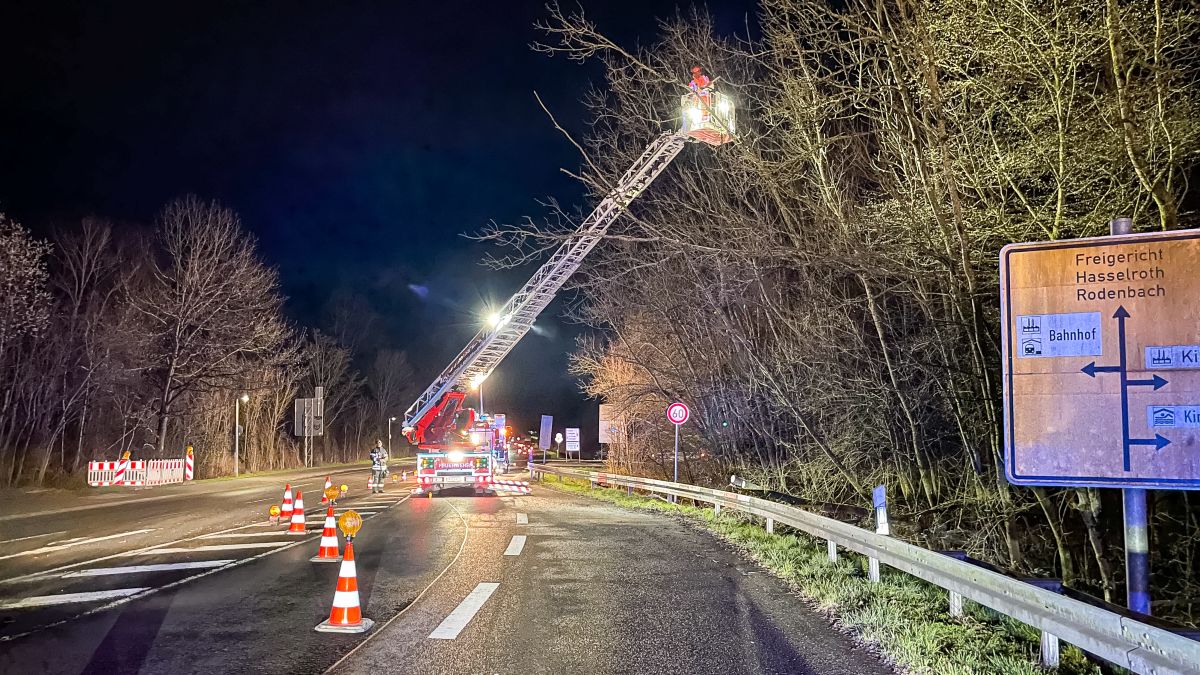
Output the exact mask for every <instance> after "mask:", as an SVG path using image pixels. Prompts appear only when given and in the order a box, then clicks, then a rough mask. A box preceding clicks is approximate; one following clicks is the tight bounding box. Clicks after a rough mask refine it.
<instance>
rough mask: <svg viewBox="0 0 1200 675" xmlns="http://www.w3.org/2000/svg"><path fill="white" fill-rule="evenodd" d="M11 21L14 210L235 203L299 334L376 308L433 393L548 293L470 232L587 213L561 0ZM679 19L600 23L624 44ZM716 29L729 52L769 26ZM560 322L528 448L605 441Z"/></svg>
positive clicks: (383, 343) (1, 113)
mask: <svg viewBox="0 0 1200 675" xmlns="http://www.w3.org/2000/svg"><path fill="white" fill-rule="evenodd" d="M0 4H2V5H3V7H0V73H2V74H3V77H2V78H0V92H2V93H0V210H2V211H4V212H6V213H8V215H9V216H10V217H12V218H14V219H17V220H19V221H21V222H23V223H24V224H25V225H26V226H28V227H30V228H32V229H33V230H34V231H35V232H37V233H39V234H43V235H44V234H46V233H48V232H49V229H50V227H51V226H53V224H55V223H73V222H77V221H78V219H79V218H81V217H83V216H88V215H95V216H101V217H106V218H109V219H112V220H114V221H117V222H119V223H149V222H151V221H152V220H153V217H154V214H155V213H156V212H157V211H158V210H159V209H160V208H161V206H162V205H163V204H164V203H165V202H167V201H168V200H170V199H172V198H174V197H177V196H181V195H184V194H189V193H192V194H197V195H199V196H201V197H204V198H213V199H217V200H219V201H221V202H222V203H223V204H225V205H226V206H229V207H231V208H233V209H234V210H236V211H237V212H238V213H239V214H240V215H241V217H242V220H243V222H244V224H245V225H246V227H247V228H248V229H249V230H250V231H252V232H253V233H254V234H255V235H256V236H257V237H258V239H259V242H260V247H261V252H262V254H263V256H264V257H265V258H266V260H267V262H268V263H269V264H271V265H274V266H276V267H277V268H278V269H279V271H280V276H281V281H282V284H283V290H284V293H285V294H286V295H287V296H288V304H287V310H288V312H289V314H290V316H291V318H292V319H294V320H295V321H296V322H297V323H298V324H301V325H308V326H315V325H320V323H321V321H322V317H323V316H324V314H325V312H327V310H328V308H329V306H330V304H331V302H336V301H337V299H338V298H345V297H347V296H361V297H363V298H364V299H365V300H366V301H367V303H368V304H369V306H370V308H371V309H372V310H373V311H374V312H376V313H378V314H379V315H380V317H381V320H380V321H379V322H377V323H376V330H374V331H373V333H372V335H371V336H370V340H368V342H369V344H370V346H372V347H389V348H394V349H405V350H407V351H408V353H409V356H410V359H411V360H412V362H413V364H414V366H415V367H416V369H417V372H418V379H419V382H418V383H416V384H417V387H418V388H424V387H425V385H426V384H427V383H428V380H429V379H431V378H432V377H433V376H434V375H435V374H436V373H437V372H438V371H439V370H441V368H442V367H443V366H444V365H445V363H446V362H447V361H448V360H449V359H450V358H452V357H453V356H454V355H455V354H456V353H457V352H458V351H459V350H460V349H461V348H462V346H463V345H464V344H465V343H466V341H467V340H468V339H469V338H470V336H471V335H472V334H473V333H474V332H475V330H476V329H477V328H478V327H479V323H478V322H479V316H480V315H481V314H482V313H483V312H484V310H485V307H486V306H487V305H488V304H489V303H495V304H499V303H501V302H503V301H504V300H505V299H507V297H508V296H509V295H510V294H511V293H512V292H513V291H515V290H516V289H517V288H518V287H519V286H520V285H521V283H523V281H524V280H525V279H526V278H527V277H528V275H529V274H530V273H531V272H532V268H529V269H524V270H519V271H510V272H503V273H498V272H494V271H491V270H488V269H487V268H484V267H482V266H480V265H479V261H480V259H481V258H482V256H483V254H484V253H485V248H484V247H483V246H481V245H479V244H476V243H473V242H471V241H469V240H467V239H465V238H464V237H462V236H461V235H462V234H463V233H467V232H473V231H477V230H478V229H479V228H480V227H481V226H483V225H484V224H485V223H486V222H487V221H489V220H492V219H494V220H497V221H502V222H505V221H507V222H512V221H514V220H517V219H519V218H521V217H522V216H524V215H532V216H538V215H539V214H541V213H542V210H541V207H539V206H538V204H537V203H536V200H537V199H538V198H540V197H545V196H554V197H556V198H558V199H559V200H560V201H561V202H563V203H564V204H580V205H582V198H583V194H582V190H581V189H580V187H579V186H578V185H577V184H576V183H574V182H573V181H571V180H570V179H569V178H567V177H566V176H564V175H563V174H562V173H561V172H560V171H559V168H560V167H564V168H568V169H574V168H576V167H577V166H578V165H579V163H580V162H579V158H578V156H577V154H576V153H575V151H574V150H573V148H572V147H571V146H570V144H569V143H567V142H566V141H565V140H564V139H563V138H562V136H561V135H559V133H558V132H556V131H555V130H554V128H553V127H552V125H551V124H550V122H549V121H548V120H547V119H546V117H545V115H544V114H543V113H542V112H541V110H540V109H539V108H538V106H537V103H536V101H535V100H534V96H533V92H534V91H537V92H539V93H540V94H541V96H542V97H543V99H544V100H545V101H546V102H547V104H548V105H549V106H550V107H551V109H552V110H553V112H554V113H555V115H556V116H557V117H558V119H559V120H560V121H561V122H563V123H564V125H566V126H568V127H572V131H573V132H575V133H582V132H583V131H584V123H585V122H586V118H585V111H584V109H583V107H582V105H581V104H580V103H579V100H580V98H581V96H582V95H583V93H584V91H585V90H586V88H587V87H588V86H589V84H590V83H591V82H593V81H596V82H599V81H600V80H601V78H602V73H601V71H600V69H599V68H598V66H596V65H592V66H580V65H578V64H575V63H572V62H569V61H567V60H565V59H562V58H554V59H551V58H547V57H545V56H543V55H540V54H536V53H534V52H532V51H531V50H530V49H529V48H528V45H529V43H530V42H532V41H534V40H537V39H539V38H540V34H539V33H538V32H537V31H536V30H535V29H534V28H533V26H532V24H533V22H534V21H536V20H539V19H542V18H544V17H545V10H544V2H543V0H536V1H526V0H503V1H502V2H486V3H485V2H455V1H448V2H422V3H410V2H388V3H385V2H229V3H222V2H203V3H199V2H197V3H175V2H155V3H133V2H123V3H113V4H114V5H116V6H103V5H106V4H108V3H94V2H84V3H55V2H24V1H16V2H14V1H13V0H8V1H7V2H4V3H0ZM564 6H566V5H564ZM680 6H681V5H679V4H678V3H676V2H667V1H657V0H641V1H638V2H621V3H617V2H599V1H597V2H591V3H585V4H584V7H585V9H586V11H587V13H588V15H589V17H590V18H591V19H592V20H594V21H596V22H597V23H598V24H599V26H600V28H601V29H602V30H604V31H605V32H606V33H607V34H609V35H610V36H612V37H614V38H617V39H618V40H619V41H621V42H622V43H623V44H626V45H632V44H634V43H636V42H642V43H646V42H649V41H652V40H653V37H654V32H655V30H656V25H657V24H656V18H658V17H668V16H671V15H673V14H674V13H675V11H676V9H677V7H680ZM682 6H683V7H686V5H682ZM709 10H710V11H712V12H715V13H716V16H717V18H718V19H719V25H720V26H722V28H724V27H728V28H729V30H731V31H738V30H739V29H742V27H743V26H744V25H745V21H746V15H747V12H750V13H751V14H752V12H753V8H752V4H751V3H748V2H741V3H739V2H723V3H715V4H710V5H709ZM681 71H682V68H681ZM414 287H418V290H421V289H427V290H428V293H427V295H426V297H424V298H422V297H420V295H418V293H416V292H414V290H413V288H414ZM422 294H423V295H425V294H424V293H422ZM557 304H558V303H556V305H557ZM560 315H561V308H560V307H558V306H551V308H550V310H548V311H547V313H546V314H544V315H543V318H542V320H541V321H540V322H539V329H540V330H539V331H538V332H539V333H543V335H536V334H533V333H531V334H530V335H529V336H527V337H526V339H525V340H524V341H523V342H522V343H521V344H520V345H519V346H518V347H517V348H516V349H515V350H514V352H513V353H512V354H511V355H510V356H509V358H508V359H507V360H506V361H505V362H504V364H503V365H501V366H500V367H499V368H498V369H497V371H496V372H495V373H494V374H493V375H492V377H491V378H489V380H488V383H487V385H486V387H487V389H486V401H485V403H486V407H487V409H488V410H489V411H497V412H503V411H507V412H509V413H510V416H513V417H516V418H517V421H518V422H519V423H520V424H521V425H522V426H523V427H525V428H529V426H530V425H532V424H534V421H535V420H536V418H537V415H539V414H543V413H546V414H554V415H555V423H556V424H555V426H556V427H562V426H575V425H579V426H582V427H583V428H584V435H585V440H586V439H587V438H588V437H589V436H594V434H595V429H594V427H595V415H596V413H595V402H584V401H583V399H582V396H581V395H580V394H579V393H578V387H577V385H576V383H575V382H574V381H573V380H572V379H571V378H570V377H569V376H567V375H566V354H567V352H568V351H569V350H570V349H571V348H572V347H573V343H574V337H575V335H576V334H577V332H578V328H577V327H576V326H572V325H569V324H564V323H563V322H562V321H561V320H560V319H559V316H560ZM399 412H401V411H398V413H397V414H399Z"/></svg>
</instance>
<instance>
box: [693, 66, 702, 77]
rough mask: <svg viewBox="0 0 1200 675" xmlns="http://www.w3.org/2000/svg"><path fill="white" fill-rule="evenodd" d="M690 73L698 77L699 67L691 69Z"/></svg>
mask: <svg viewBox="0 0 1200 675" xmlns="http://www.w3.org/2000/svg"><path fill="white" fill-rule="evenodd" d="M692 73H694V74H696V75H699V74H700V66H696V67H694V68H692Z"/></svg>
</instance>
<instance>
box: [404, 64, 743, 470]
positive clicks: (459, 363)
mask: <svg viewBox="0 0 1200 675" xmlns="http://www.w3.org/2000/svg"><path fill="white" fill-rule="evenodd" d="M693 73H697V74H698V73H699V69H693ZM699 77H700V78H703V76H702V75H700V76H699ZM701 82H702V84H703V85H706V86H699V87H698V86H696V80H693V83H692V92H691V93H688V94H684V95H683V96H682V97H681V98H680V108H681V112H682V120H683V122H682V126H681V128H680V129H679V130H678V131H668V132H665V133H663V134H662V135H660V136H659V137H658V138H656V139H654V140H653V141H652V142H651V143H650V145H649V146H648V147H647V148H646V151H645V152H643V153H642V155H641V157H639V158H638V159H637V161H636V162H634V163H633V166H631V167H629V170H628V171H626V172H625V174H624V175H623V176H621V179H620V180H619V181H617V184H616V185H615V186H614V187H613V188H612V190H610V191H609V192H608V194H607V195H605V197H604V199H602V200H601V201H600V203H599V204H597V205H596V208H595V209H593V210H592V212H591V213H590V214H589V215H588V217H587V218H586V219H584V221H583V222H582V223H580V225H579V227H578V228H577V229H576V230H575V232H574V233H573V234H572V236H571V237H570V238H569V239H567V240H566V241H565V242H564V243H563V244H562V245H560V246H559V247H558V249H557V250H555V252H554V253H553V255H551V256H550V259H549V260H547V261H546V262H545V263H544V264H543V265H542V266H541V268H539V269H538V270H537V272H535V273H534V275H533V276H532V277H531V278H530V279H529V281H527V282H525V285H524V286H522V287H521V289H520V290H519V291H517V292H516V293H515V294H514V295H513V296H512V297H511V298H509V299H508V302H506V303H504V305H503V307H501V308H500V309H499V310H498V311H497V312H495V313H494V314H493V315H492V316H491V317H489V320H488V325H486V326H485V327H484V328H482V329H480V331H479V332H478V333H476V334H475V337H473V338H471V341H470V342H468V343H467V346H466V347H465V348H463V350H462V351H461V352H459V354H458V356H456V357H454V360H452V361H451V362H450V364H449V365H447V366H446V368H445V369H444V370H442V372H441V373H440V374H439V375H438V376H437V377H436V378H435V379H434V380H433V382H431V383H430V384H429V386H428V387H426V388H425V391H423V392H421V395H420V396H418V397H417V400H416V401H415V402H414V403H413V404H412V405H411V406H410V407H409V408H408V410H407V411H406V412H405V414H404V426H403V432H404V435H405V437H406V438H408V440H409V442H410V443H413V444H416V445H417V446H418V447H419V448H420V449H422V450H436V451H442V450H447V449H448V448H449V447H450V441H451V433H452V432H453V431H454V430H455V429H456V425H455V424H454V420H455V419H456V418H457V416H458V414H459V412H460V409H461V407H462V404H463V400H464V397H465V392H466V390H467V388H468V387H470V386H474V387H478V386H479V385H480V384H482V382H483V380H484V379H486V378H487V376H488V375H489V374H491V372H492V370H493V369H495V368H496V366H497V365H499V364H500V362H501V361H502V360H504V357H505V356H507V355H508V353H509V352H510V351H512V348H513V347H515V346H516V344H517V343H518V342H520V341H521V338H523V337H525V334H526V333H528V332H529V329H530V328H531V327H532V326H533V323H534V321H536V320H537V317H538V315H539V314H541V313H542V310H544V309H545V308H546V306H547V305H549V304H550V302H551V301H552V300H554V297H555V296H556V295H557V294H558V292H559V290H560V289H561V288H562V287H563V284H565V283H566V281H567V279H569V278H570V277H571V275H572V274H574V273H575V270H577V269H579V266H580V264H582V263H583V260H584V258H586V257H587V255H588V253H591V251H592V249H593V248H595V247H596V244H598V243H599V242H600V240H601V239H602V238H603V237H604V235H605V233H606V232H607V231H608V228H609V226H610V225H612V223H613V222H614V221H616V219H617V218H618V217H619V216H620V215H621V214H622V213H624V212H625V210H626V209H627V208H628V207H629V204H630V203H631V202H632V201H633V200H634V199H636V198H637V197H638V195H640V194H641V193H642V192H643V191H644V190H645V189H646V188H647V187H649V186H650V184H651V183H653V182H654V179H655V178H657V177H658V176H659V175H660V174H662V172H663V171H664V170H665V169H666V168H667V166H668V165H669V164H670V163H671V162H672V161H673V160H674V159H675V158H676V157H677V156H678V155H679V153H680V151H681V150H683V148H684V146H685V145H686V144H687V143H689V142H702V143H707V144H709V145H713V146H717V145H722V144H724V143H728V142H729V141H731V140H733V134H734V131H735V128H734V107H733V102H732V101H731V100H730V99H729V98H728V97H726V96H725V95H723V94H721V93H719V92H717V91H716V89H715V88H714V87H713V86H712V83H711V82H709V81H708V79H707V78H703V80H702V81H701ZM471 420H472V422H473V421H474V414H473V413H472V417H471Z"/></svg>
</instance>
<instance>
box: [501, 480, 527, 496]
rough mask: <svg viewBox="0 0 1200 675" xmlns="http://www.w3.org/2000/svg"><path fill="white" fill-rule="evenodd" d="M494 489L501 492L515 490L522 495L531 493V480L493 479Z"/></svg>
mask: <svg viewBox="0 0 1200 675" xmlns="http://www.w3.org/2000/svg"><path fill="white" fill-rule="evenodd" d="M492 489H493V490H496V491H499V492H515V493H517V494H522V495H527V494H529V493H530V489H529V482H528V481H523V480H507V479H496V480H493V481H492Z"/></svg>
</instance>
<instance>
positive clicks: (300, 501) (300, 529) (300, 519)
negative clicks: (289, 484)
mask: <svg viewBox="0 0 1200 675" xmlns="http://www.w3.org/2000/svg"><path fill="white" fill-rule="evenodd" d="M304 525H305V522H304V494H303V493H302V492H300V491H299V490H296V503H295V504H294V505H293V507H292V524H291V525H289V526H288V529H287V533H288V534H304Z"/></svg>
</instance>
